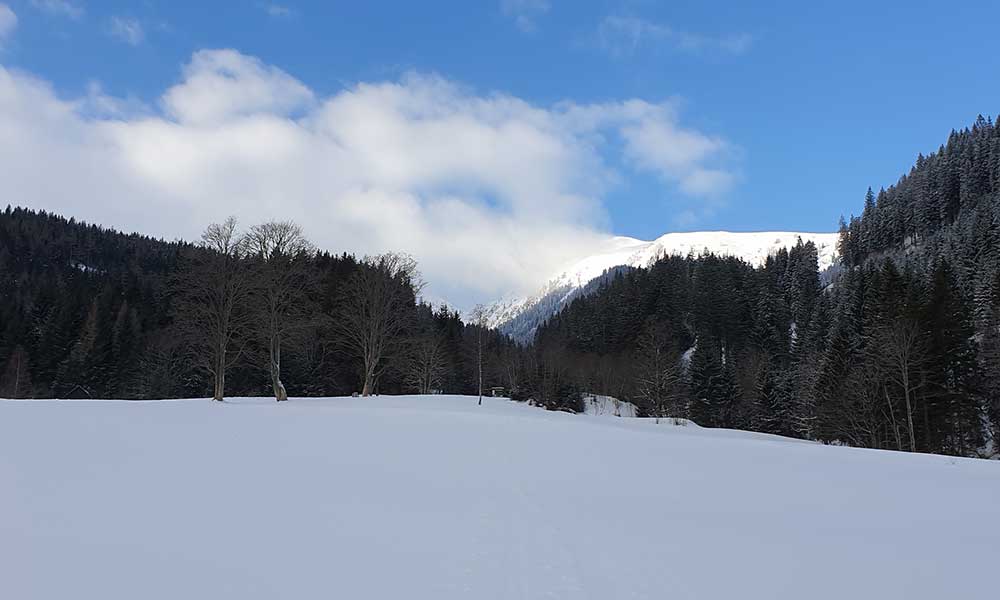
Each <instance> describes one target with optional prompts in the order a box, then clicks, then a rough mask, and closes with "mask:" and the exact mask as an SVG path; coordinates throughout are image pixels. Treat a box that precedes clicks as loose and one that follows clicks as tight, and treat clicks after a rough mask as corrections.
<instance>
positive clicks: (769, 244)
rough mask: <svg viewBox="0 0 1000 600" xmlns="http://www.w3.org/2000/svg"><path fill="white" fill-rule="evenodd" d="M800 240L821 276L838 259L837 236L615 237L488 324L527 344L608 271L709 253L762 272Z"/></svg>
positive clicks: (498, 311) (493, 314) (491, 312)
mask: <svg viewBox="0 0 1000 600" xmlns="http://www.w3.org/2000/svg"><path fill="white" fill-rule="evenodd" d="M799 239H801V240H802V241H803V242H809V241H811V242H813V243H814V244H816V249H817V251H818V255H819V268H820V271H822V270H824V269H826V268H827V267H830V266H831V265H833V264H834V263H835V262H836V259H837V234H836V233H797V232H791V231H761V232H752V233H733V232H729V231H697V232H690V233H668V234H666V235H664V236H661V237H659V238H657V239H655V240H653V241H651V242H647V241H643V240H638V239H635V238H630V237H620V236H619V237H613V238H609V239H608V240H607V242H606V243H605V244H604V245H603V246H602V247H600V248H596V249H595V252H594V253H593V254H591V255H589V256H585V257H582V258H580V259H578V260H576V261H575V262H573V263H571V264H569V265H567V266H566V267H565V268H564V269H562V270H560V271H559V272H558V273H555V274H554V275H553V276H552V278H551V279H550V280H549V282H548V283H546V284H545V286H543V287H542V288H541V289H540V290H539V291H538V292H536V293H534V294H532V295H531V296H528V297H524V298H509V299H505V300H500V301H498V302H495V303H493V304H492V305H490V306H489V308H488V311H487V315H486V323H487V325H488V326H490V327H493V328H495V329H499V330H501V331H503V332H504V333H506V334H508V335H510V336H511V337H513V338H514V339H516V340H518V341H521V342H528V341H530V340H531V338H532V337H534V335H535V331H536V329H537V328H538V326H539V325H541V324H542V323H544V322H545V320H547V319H548V318H549V317H551V316H552V315H554V314H556V313H558V312H559V311H560V310H562V308H563V307H564V306H566V305H567V304H569V302H570V301H572V300H573V298H576V297H577V296H578V295H580V294H581V293H582V292H583V291H584V290H585V289H586V288H587V286H588V284H590V283H592V282H594V281H595V280H596V279H598V278H599V277H601V276H602V275H603V274H604V273H605V272H606V271H608V270H609V269H614V268H615V267H621V266H626V267H648V266H649V265H650V264H651V263H653V262H655V261H656V260H657V259H660V258H662V257H664V256H687V255H689V254H694V255H701V254H705V253H712V254H716V255H719V256H735V257H738V258H741V259H743V260H745V261H747V262H748V263H750V264H752V265H755V266H760V265H763V264H764V262H765V261H766V260H767V257H768V256H770V255H772V254H774V253H775V252H777V251H778V250H780V249H782V248H791V247H793V246H794V245H795V244H796V243H798V241H799Z"/></svg>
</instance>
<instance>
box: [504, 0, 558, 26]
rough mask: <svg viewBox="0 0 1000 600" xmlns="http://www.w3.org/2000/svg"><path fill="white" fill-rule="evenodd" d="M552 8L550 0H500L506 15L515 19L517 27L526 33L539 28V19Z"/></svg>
mask: <svg viewBox="0 0 1000 600" xmlns="http://www.w3.org/2000/svg"><path fill="white" fill-rule="evenodd" d="M550 8H551V5H550V4H549V1H548V0H500V10H501V12H503V14H504V16H506V17H509V18H511V19H513V20H514V24H515V25H517V28H518V29H520V30H521V31H523V32H525V33H530V32H532V31H535V30H536V29H538V19H539V18H541V17H542V16H544V15H545V14H547V13H548V12H549V9H550Z"/></svg>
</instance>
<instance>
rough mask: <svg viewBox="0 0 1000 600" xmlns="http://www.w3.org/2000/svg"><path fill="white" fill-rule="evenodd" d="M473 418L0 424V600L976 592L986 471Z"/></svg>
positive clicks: (735, 441)
mask: <svg viewBox="0 0 1000 600" xmlns="http://www.w3.org/2000/svg"><path fill="white" fill-rule="evenodd" d="M485 402H486V404H485V405H484V406H482V407H478V406H476V399H475V398H467V397H441V396H438V397H380V398H370V399H363V398H354V399H351V398H334V399H312V400H300V399H293V400H292V401H290V402H288V403H284V404H280V405H279V404H276V403H274V402H273V401H268V400H263V399H254V400H235V401H229V402H226V403H224V404H220V403H213V402H210V401H207V400H181V401H162V402H128V401H104V402H101V401H60V402H52V401H3V402H0V597H2V598H11V599H18V600H31V599H42V598H45V599H60V600H61V599H65V598H95V599H98V598H99V599H101V600H114V599H123V600H124V599H128V600H132V599H136V598H142V599H147V600H148V599H164V600H166V599H170V600H173V599H177V598H205V599H212V600H225V599H240V600H247V599H254V598H267V599H273V598H295V599H305V598H386V599H394V600H395V599H402V598H407V599H415V598H427V599H433V600H443V599H448V598H468V599H499V598H505V599H524V598H590V599H601V600H605V599H615V598H622V599H624V598H629V599H643V598H648V599H657V600H660V599H664V598H718V599H722V598H727V599H728V598H741V599H747V598H749V599H756V598H760V599H767V600H771V599H775V598H789V599H796V600H799V599H802V598H810V599H822V598H829V599H838V600H839V599H844V598H879V599H880V600H888V599H894V598H900V599H902V598H907V599H910V600H912V599H921V598H926V599H938V598H988V597H991V594H993V593H995V591H996V584H995V582H993V581H991V579H990V578H991V577H992V573H993V571H994V570H995V568H996V565H997V558H998V557H1000V546H998V545H997V542H998V540H1000V504H998V503H997V502H996V501H995V500H996V499H997V498H1000V463H996V462H988V461H977V460H967V459H953V458H948V457H943V456H929V455H907V454H901V453H894V452H885V451H869V450H856V449H849V448H838V447H827V446H822V445H818V444H813V443H803V442H797V441H792V440H785V439H782V438H777V437H773V436H765V435H760V434H748V433H741V432H732V431H722V430H709V429H703V428H699V427H697V426H694V425H689V426H674V425H668V424H660V425H656V424H654V423H652V422H651V421H649V420H646V419H629V418H611V417H607V416H588V415H571V414H566V413H550V412H545V411H543V410H541V409H538V408H533V407H530V406H527V405H523V404H516V403H512V402H509V401H506V400H503V399H493V398H487V399H486V400H485Z"/></svg>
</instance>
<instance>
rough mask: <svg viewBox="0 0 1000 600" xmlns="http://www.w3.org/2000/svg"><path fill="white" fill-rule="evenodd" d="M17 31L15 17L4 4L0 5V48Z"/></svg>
mask: <svg viewBox="0 0 1000 600" xmlns="http://www.w3.org/2000/svg"><path fill="white" fill-rule="evenodd" d="M15 29H17V15H16V14H14V11H12V10H11V9H10V7H9V6H7V5H6V4H0V48H2V47H3V44H4V42H5V41H7V38H8V37H10V35H11V34H12V33H14V30H15Z"/></svg>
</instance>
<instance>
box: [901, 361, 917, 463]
mask: <svg viewBox="0 0 1000 600" xmlns="http://www.w3.org/2000/svg"><path fill="white" fill-rule="evenodd" d="M903 397H904V398H906V426H907V428H908V429H909V430H910V431H909V433H910V452H916V451H917V441H916V436H915V435H914V434H913V407H912V405H911V403H910V374H909V369H908V368H906V367H904V368H903Z"/></svg>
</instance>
